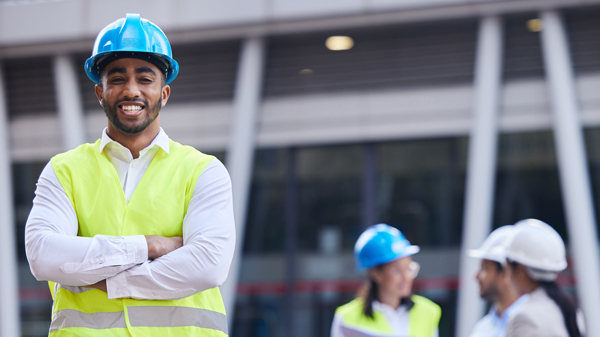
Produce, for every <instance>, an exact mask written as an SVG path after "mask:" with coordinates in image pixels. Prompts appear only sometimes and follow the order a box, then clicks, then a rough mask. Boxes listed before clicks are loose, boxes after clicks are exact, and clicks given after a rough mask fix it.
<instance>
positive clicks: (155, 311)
mask: <svg viewBox="0 0 600 337" xmlns="http://www.w3.org/2000/svg"><path fill="white" fill-rule="evenodd" d="M99 147H100V140H98V141H97V142H96V143H95V144H84V145H81V146H79V147H78V148H76V149H75V150H72V151H69V152H66V153H63V154H59V155H57V156H55V157H54V158H52V160H51V163H52V168H53V169H54V172H55V173H56V176H57V177H58V180H59V181H60V184H61V185H62V187H63V189H64V190H65V192H66V194H67V196H68V197H69V199H70V200H71V203H72V204H73V208H74V209H75V212H76V214H77V220H78V221H79V233H78V235H79V236H85V237H92V236H94V235H97V234H103V235H112V236H126V235H140V234H143V235H162V236H167V237H171V236H182V224H183V218H184V216H185V214H186V213H187V206H188V203H189V202H190V199H191V198H192V195H193V192H194V187H195V185H196V181H197V180H198V177H199V176H200V174H201V173H202V171H203V170H204V168H205V167H206V165H208V163H210V161H211V160H212V159H213V158H214V157H212V156H208V155H205V154H202V153H200V152H198V151H197V150H195V149H193V148H191V147H189V146H182V145H181V144H179V143H176V142H173V141H169V153H168V154H167V153H166V152H165V151H163V150H162V149H161V150H159V151H158V152H157V153H156V156H155V157H154V159H153V160H152V162H151V163H150V165H149V166H148V169H147V171H146V173H145V174H144V176H143V178H142V180H141V181H140V183H139V185H138V186H137V188H136V190H135V192H134V194H133V196H132V197H131V199H130V200H129V203H127V202H126V201H125V195H124V194H123V188H122V187H121V183H120V181H119V177H118V176H117V172H116V171H115V169H114V167H113V165H112V164H111V163H110V161H109V160H108V158H106V156H105V154H104V153H100V151H99ZM51 288H54V291H53V297H54V304H53V310H52V323H51V325H50V335H49V336H51V337H63V336H64V337H66V336H89V337H96V336H98V337H100V336H101V337H107V336H110V337H113V336H114V337H125V336H133V337H142V336H160V337H167V336H173V337H175V336H177V337H181V336H209V337H217V336H218V337H223V336H227V318H226V316H225V307H224V305H223V300H222V299H221V293H220V292H219V289H218V288H213V289H209V290H206V291H203V292H200V293H197V294H195V295H192V296H190V297H186V298H183V299H179V300H169V301H165V300H135V299H130V298H123V299H108V297H107V294H106V293H105V292H103V291H101V290H96V289H91V288H84V287H68V286H61V285H56V286H54V285H51Z"/></svg>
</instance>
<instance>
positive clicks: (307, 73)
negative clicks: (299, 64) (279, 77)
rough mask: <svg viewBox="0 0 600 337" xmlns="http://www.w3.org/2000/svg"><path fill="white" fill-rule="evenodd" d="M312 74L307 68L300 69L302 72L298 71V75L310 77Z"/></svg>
mask: <svg viewBox="0 0 600 337" xmlns="http://www.w3.org/2000/svg"><path fill="white" fill-rule="evenodd" d="M312 73H313V70H312V69H308V68H306V69H302V70H300V75H310V74H312Z"/></svg>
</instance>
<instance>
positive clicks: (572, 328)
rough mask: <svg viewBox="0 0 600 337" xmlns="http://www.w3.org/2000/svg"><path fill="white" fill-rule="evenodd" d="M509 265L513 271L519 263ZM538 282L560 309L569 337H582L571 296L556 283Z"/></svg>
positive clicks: (510, 262) (514, 262)
mask: <svg viewBox="0 0 600 337" xmlns="http://www.w3.org/2000/svg"><path fill="white" fill-rule="evenodd" d="M509 264H510V265H511V267H512V268H513V269H516V268H517V265H518V264H519V263H518V262H516V261H509ZM523 267H525V266H523ZM525 268H527V267H525ZM538 282H540V286H541V287H542V288H544V291H545V292H546V295H548V297H550V298H551V299H552V300H553V301H554V302H555V303H556V305H558V307H559V308H560V311H561V312H562V314H563V319H564V321H565V326H566V327H567V332H568V333H569V337H581V331H579V327H578V326H577V306H576V305H575V302H573V300H572V299H571V297H570V296H569V295H567V294H566V293H565V292H564V291H563V290H562V289H560V287H559V286H558V284H556V281H538Z"/></svg>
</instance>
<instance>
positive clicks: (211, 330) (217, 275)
mask: <svg viewBox="0 0 600 337" xmlns="http://www.w3.org/2000/svg"><path fill="white" fill-rule="evenodd" d="M85 71H86V73H87V75H88V77H89V78H90V79H91V80H92V81H93V82H95V83H96V86H95V93H96V96H97V97H98V100H99V103H100V105H102V107H103V108H104V111H105V113H106V116H107V118H108V125H107V128H105V129H104V131H103V132H102V136H101V138H100V139H98V140H97V141H96V142H95V143H93V144H84V145H81V146H79V147H78V148H76V149H74V150H71V151H69V152H66V153H62V154H59V155H57V156H55V157H54V158H52V159H51V161H50V162H49V163H48V165H46V167H45V168H44V171H43V172H42V174H41V176H40V179H39V181H38V188H37V190H36V197H35V199H34V205H33V208H32V211H31V214H30V216H29V219H28V220H27V225H26V234H25V241H26V242H25V243H26V252H27V258H28V260H29V263H30V267H31V271H32V273H33V275H34V276H35V277H36V278H37V279H38V280H47V281H50V287H51V290H52V294H53V299H54V305H53V314H52V323H51V325H50V332H49V336H53V337H56V336H107V335H110V336H128V337H129V336H136V335H139V336H227V318H226V316H225V308H224V305H223V301H222V299H221V294H220V292H219V289H218V286H219V285H220V284H222V283H223V282H224V281H225V279H226V277H227V274H228V271H229V266H230V264H231V260H232V258H233V250H234V246H235V229H234V228H235V226H234V222H233V208H232V198H231V182H230V179H229V175H228V173H227V171H226V169H225V167H224V166H223V164H222V163H221V162H219V160H217V159H216V158H214V157H213V156H210V155H206V154H203V153H201V152H199V151H197V150H195V149H193V148H191V147H189V146H183V145H181V144H179V143H176V142H174V141H172V140H170V139H169V137H168V136H167V135H166V133H165V131H164V130H163V129H162V128H161V127H160V109H161V108H162V107H163V106H164V105H165V104H166V103H167V101H168V99H169V96H170V93H171V88H170V86H169V83H170V82H171V81H173V79H175V77H176V76H177V74H178V72H179V66H178V64H177V62H176V61H175V60H174V59H173V58H172V52H171V46H170V44H169V41H168V40H167V37H166V36H165V34H164V33H163V32H162V30H160V28H159V27H157V26H156V25H154V24H153V23H152V22H150V21H148V20H146V19H142V18H140V16H139V15H138V14H127V16H126V18H124V19H120V20H117V21H115V22H113V23H111V24H109V25H108V26H106V27H105V28H104V29H103V30H102V31H101V32H100V33H99V34H98V37H97V39H96V42H95V44H94V48H93V52H92V56H91V57H90V58H89V59H88V60H87V61H86V63H85Z"/></svg>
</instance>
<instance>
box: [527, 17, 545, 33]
mask: <svg viewBox="0 0 600 337" xmlns="http://www.w3.org/2000/svg"><path fill="white" fill-rule="evenodd" d="M542 28H544V25H543V23H542V20H540V19H531V20H529V21H527V29H529V31H531V32H534V33H537V32H540V31H542Z"/></svg>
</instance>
